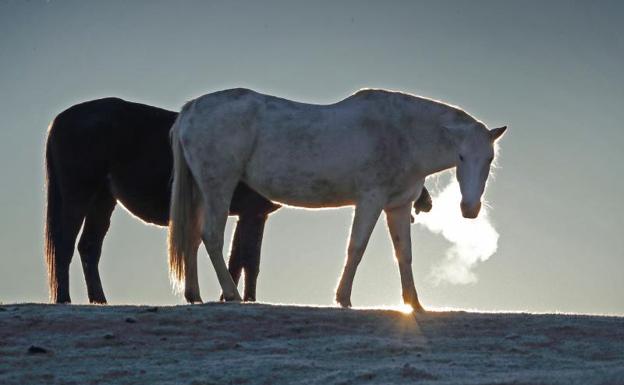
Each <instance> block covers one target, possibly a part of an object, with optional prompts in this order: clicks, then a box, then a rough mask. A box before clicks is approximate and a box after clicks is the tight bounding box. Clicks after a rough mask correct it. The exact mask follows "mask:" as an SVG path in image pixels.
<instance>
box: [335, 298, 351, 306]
mask: <svg viewBox="0 0 624 385" xmlns="http://www.w3.org/2000/svg"><path fill="white" fill-rule="evenodd" d="M336 302H337V303H338V305H340V307H344V308H348V307H351V298H341V297H339V296H336Z"/></svg>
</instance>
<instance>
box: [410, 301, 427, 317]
mask: <svg viewBox="0 0 624 385" xmlns="http://www.w3.org/2000/svg"><path fill="white" fill-rule="evenodd" d="M405 304H406V305H409V306H411V307H412V311H413V312H414V313H418V314H425V313H426V312H427V311H426V310H425V308H424V307H422V305H421V304H420V302H418V300H416V301H409V302H408V301H405Z"/></svg>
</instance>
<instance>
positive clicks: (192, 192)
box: [168, 105, 202, 290]
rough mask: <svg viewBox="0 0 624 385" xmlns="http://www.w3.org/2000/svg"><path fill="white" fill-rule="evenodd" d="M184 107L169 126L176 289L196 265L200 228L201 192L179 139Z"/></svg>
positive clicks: (171, 272)
mask: <svg viewBox="0 0 624 385" xmlns="http://www.w3.org/2000/svg"><path fill="white" fill-rule="evenodd" d="M187 106H188V105H187ZM185 107H186V106H185ZM185 109H186V108H183V109H182V112H180V115H178V118H177V119H176V121H175V123H174V124H173V127H172V128H171V147H172V151H173V184H172V192H171V206H170V211H169V237H168V245H169V275H170V279H171V282H172V283H173V284H174V287H176V288H177V289H178V290H181V289H182V287H183V286H184V279H185V272H186V271H187V269H197V266H196V254H195V252H196V247H197V244H198V243H199V239H200V237H201V228H202V222H201V215H200V213H201V204H202V200H201V195H200V192H199V189H198V188H197V183H196V182H195V178H194V177H193V174H192V173H191V170H190V169H189V167H188V164H187V162H186V158H185V156H184V152H183V148H182V144H181V143H180V120H181V118H182V115H183V111H184V110H185ZM189 271H190V270H189Z"/></svg>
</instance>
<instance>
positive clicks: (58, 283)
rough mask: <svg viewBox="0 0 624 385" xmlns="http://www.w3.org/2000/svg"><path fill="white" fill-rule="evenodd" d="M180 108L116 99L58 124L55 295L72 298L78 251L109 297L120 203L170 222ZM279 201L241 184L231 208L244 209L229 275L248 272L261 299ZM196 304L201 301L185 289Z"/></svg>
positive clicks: (68, 114) (81, 108)
mask: <svg viewBox="0 0 624 385" xmlns="http://www.w3.org/2000/svg"><path fill="white" fill-rule="evenodd" d="M177 115H178V114H177V113H176V112H172V111H167V110H163V109H160V108H156V107H151V106H147V105H143V104H138V103H130V102H127V101H124V100H121V99H117V98H106V99H100V100H93V101H89V102H85V103H81V104H77V105H75V106H73V107H70V108H69V109H67V110H65V111H63V112H62V113H60V114H59V115H58V116H57V117H56V118H55V119H54V121H53V122H52V124H51V126H50V129H49V131H48V140H47V144H46V169H47V170H46V171H47V189H48V202H47V215H46V216H47V218H46V230H45V255H46V262H47V265H48V280H49V286H50V300H51V301H52V302H57V303H65V302H70V301H71V300H70V296H69V264H70V262H71V259H72V255H73V253H74V245H75V242H76V238H77V236H78V232H79V231H80V228H81V226H83V222H84V227H83V229H82V234H81V236H80V240H79V242H78V252H79V253H80V259H81V261H82V268H83V271H84V275H85V280H86V283H87V291H88V294H89V301H90V302H91V303H106V297H105V296H104V291H103V290H102V283H101V281H100V274H99V270H98V263H99V259H100V254H101V251H102V242H103V241H104V236H105V235H106V232H107V231H108V227H109V225H110V217H111V214H112V212H113V209H114V208H115V205H116V203H117V201H119V202H121V203H122V204H123V206H124V207H125V208H126V209H128V211H130V212H131V213H132V214H134V215H135V216H137V217H139V218H140V219H142V220H143V221H145V222H149V223H153V224H156V225H159V226H167V223H168V221H169V199H170V194H171V167H172V154H171V147H170V145H169V129H170V128H171V125H172V124H173V122H174V121H175V119H176V117H177ZM279 207H280V206H278V205H276V204H273V203H271V202H270V201H268V200H266V199H265V198H263V197H262V196H260V195H258V194H257V193H256V192H254V191H252V190H251V189H249V188H248V187H247V186H245V185H243V184H240V185H239V186H238V187H237V189H236V193H235V194H234V197H233V199H232V202H231V206H230V214H231V215H238V217H239V220H238V223H237V225H236V231H235V234H234V242H233V247H232V254H231V256H230V261H229V269H230V273H231V274H232V276H233V277H234V279H235V280H236V281H238V279H239V278H240V275H241V272H242V271H243V270H244V271H245V294H244V298H245V300H250V301H253V300H254V299H255V296H256V294H255V291H256V278H257V276H258V270H259V264H260V247H261V243H262V233H263V229H264V224H265V221H266V219H267V215H268V214H269V213H271V212H273V211H275V210H277V209H278V208H279ZM185 297H186V300H187V301H189V302H200V301H201V298H193V297H190V296H189V293H185Z"/></svg>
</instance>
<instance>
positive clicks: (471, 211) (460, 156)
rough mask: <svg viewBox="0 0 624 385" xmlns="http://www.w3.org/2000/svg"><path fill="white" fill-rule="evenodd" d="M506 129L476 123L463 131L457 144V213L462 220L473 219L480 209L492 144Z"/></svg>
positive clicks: (491, 159)
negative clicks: (458, 204) (460, 198)
mask: <svg viewBox="0 0 624 385" xmlns="http://www.w3.org/2000/svg"><path fill="white" fill-rule="evenodd" d="M506 129H507V127H506V126H505V127H499V128H494V129H492V130H488V129H487V128H486V127H485V126H484V125H483V124H481V123H479V124H476V125H474V126H471V127H470V128H468V129H467V132H466V134H465V135H463V139H462V140H461V142H460V143H459V144H458V148H457V149H458V153H457V172H456V175H457V181H458V182H459V188H460V190H461V194H462V200H461V205H460V206H461V211H462V215H463V216H464V218H476V217H477V215H479V211H480V210H481V196H482V195H483V190H485V183H486V181H487V178H488V176H489V175H490V165H491V164H492V161H493V160H494V142H495V141H496V140H497V139H498V138H500V137H501V136H502V135H503V133H504V132H505V130H506Z"/></svg>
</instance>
